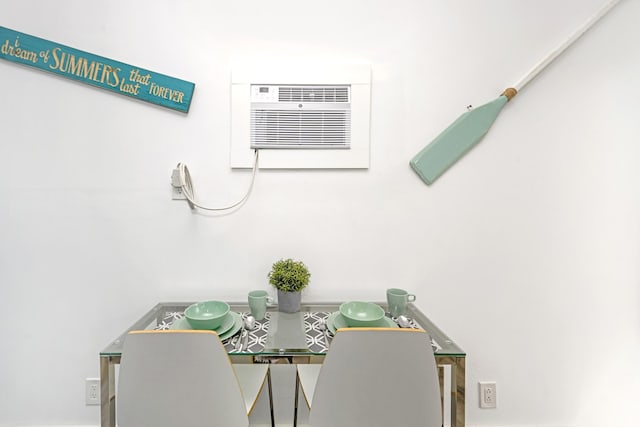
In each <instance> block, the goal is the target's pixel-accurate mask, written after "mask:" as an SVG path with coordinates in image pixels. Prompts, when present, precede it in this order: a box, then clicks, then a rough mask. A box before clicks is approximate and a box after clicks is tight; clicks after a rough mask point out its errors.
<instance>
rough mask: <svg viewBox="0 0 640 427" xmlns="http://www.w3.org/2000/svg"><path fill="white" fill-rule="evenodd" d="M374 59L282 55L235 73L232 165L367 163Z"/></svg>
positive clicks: (294, 166) (282, 166)
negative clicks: (287, 59) (345, 61)
mask: <svg viewBox="0 0 640 427" xmlns="http://www.w3.org/2000/svg"><path fill="white" fill-rule="evenodd" d="M370 103H371V68H370V66H369V65H363V64H358V65H355V64H353V65H342V66H340V65H337V66H334V65H329V64H327V63H314V64H312V65H309V64H307V63H305V64H301V63H300V61H298V62H294V63H284V62H277V63H275V64H274V63H271V64H265V63H257V64H252V65H245V66H244V67H236V68H235V69H234V70H233V72H232V75H231V152H230V164H231V167H232V168H251V167H252V166H253V159H254V154H253V153H254V150H256V149H259V150H260V162H259V167H260V168H261V169H367V168H368V167H369V157H370V156H369V134H370V115H371V114H370V109H371V107H370Z"/></svg>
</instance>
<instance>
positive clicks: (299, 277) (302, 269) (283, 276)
mask: <svg viewBox="0 0 640 427" xmlns="http://www.w3.org/2000/svg"><path fill="white" fill-rule="evenodd" d="M268 277H269V283H270V284H271V285H273V287H275V288H276V289H277V290H278V310H280V311H282V312H285V313H296V312H298V311H300V299H301V297H300V291H302V290H303V289H304V288H306V287H307V285H308V284H309V278H310V277H311V273H309V269H307V266H306V265H304V263H303V262H302V261H294V260H292V259H290V258H289V259H281V260H279V261H276V262H275V263H274V264H273V266H272V267H271V271H270V272H269V274H268Z"/></svg>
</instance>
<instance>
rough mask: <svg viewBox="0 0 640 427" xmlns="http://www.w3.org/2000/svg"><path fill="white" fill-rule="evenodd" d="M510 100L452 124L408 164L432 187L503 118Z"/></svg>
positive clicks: (489, 105)
mask: <svg viewBox="0 0 640 427" xmlns="http://www.w3.org/2000/svg"><path fill="white" fill-rule="evenodd" d="M507 101H508V98H507V97H506V96H505V95H501V96H500V97H498V98H496V99H495V100H493V101H491V102H488V103H486V104H484V105H483V106H481V107H478V108H475V109H473V110H471V111H467V112H466V113H464V114H463V115H461V116H460V117H458V120H456V121H455V122H453V123H451V125H449V127H448V128H446V129H445V130H444V131H443V132H442V133H441V134H440V135H438V136H437V137H436V139H434V140H433V141H431V143H430V144H429V145H427V146H426V147H424V148H423V149H422V150H421V151H420V152H419V153H418V154H416V155H415V157H414V158H413V159H411V161H410V162H409V164H410V165H411V167H412V168H413V170H414V171H415V172H416V173H417V174H418V176H419V177H420V178H422V180H423V181H424V182H426V183H427V184H432V183H433V182H434V181H435V180H436V179H438V178H439V177H440V175H442V174H443V173H444V172H445V171H446V170H447V169H449V167H451V165H453V164H454V163H455V162H457V161H458V159H460V158H461V157H462V156H464V155H465V154H466V153H467V152H468V151H469V150H471V149H472V148H473V147H474V146H475V145H476V144H477V143H478V142H480V140H481V139H482V137H483V136H484V135H485V134H486V133H487V132H488V131H489V128H490V127H491V125H492V124H493V122H494V121H495V120H496V118H497V117H498V114H500V111H501V110H502V107H504V106H505V104H506V103H507Z"/></svg>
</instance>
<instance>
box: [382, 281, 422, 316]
mask: <svg viewBox="0 0 640 427" xmlns="http://www.w3.org/2000/svg"><path fill="white" fill-rule="evenodd" d="M415 300H416V296H415V295H413V294H410V293H409V292H407V291H405V290H404V289H398V288H389V289H387V305H388V306H389V313H391V316H392V317H398V316H400V315H402V314H404V313H405V312H406V311H407V304H408V303H410V302H414V301H415Z"/></svg>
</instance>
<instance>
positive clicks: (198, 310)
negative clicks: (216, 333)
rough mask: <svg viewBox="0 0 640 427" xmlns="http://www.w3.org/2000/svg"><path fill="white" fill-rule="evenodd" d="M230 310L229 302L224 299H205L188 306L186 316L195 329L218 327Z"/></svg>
mask: <svg viewBox="0 0 640 427" xmlns="http://www.w3.org/2000/svg"><path fill="white" fill-rule="evenodd" d="M229 310H230V307H229V304H227V303H226V302H224V301H203V302H197V303H195V304H192V305H190V306H189V307H187V309H186V310H185V311H184V317H186V318H187V322H189V324H190V325H191V327H192V328H193V329H217V328H219V327H220V325H222V322H223V321H224V318H225V317H226V316H227V314H229Z"/></svg>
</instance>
